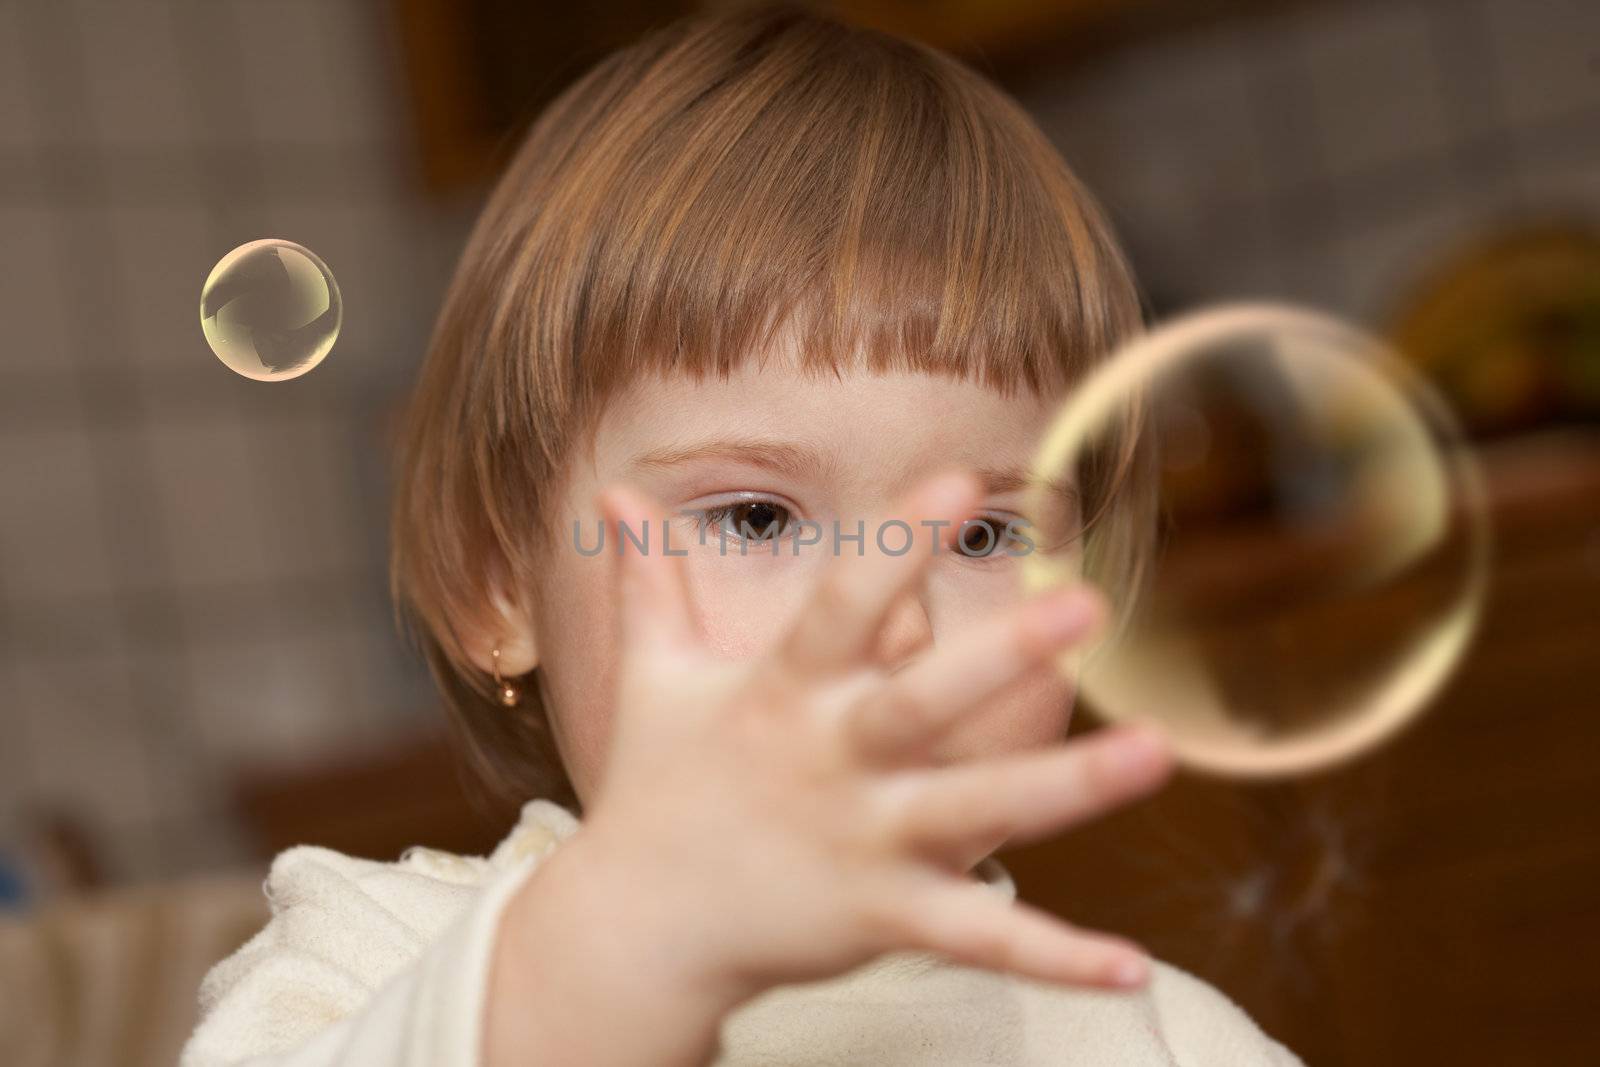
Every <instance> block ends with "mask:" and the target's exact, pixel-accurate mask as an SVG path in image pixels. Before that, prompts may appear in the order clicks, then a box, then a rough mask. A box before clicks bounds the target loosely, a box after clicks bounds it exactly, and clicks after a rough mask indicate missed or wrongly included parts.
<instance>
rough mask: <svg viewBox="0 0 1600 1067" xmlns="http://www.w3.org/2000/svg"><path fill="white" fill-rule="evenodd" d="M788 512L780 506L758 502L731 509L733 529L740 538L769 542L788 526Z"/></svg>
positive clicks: (739, 505) (763, 501)
mask: <svg viewBox="0 0 1600 1067" xmlns="http://www.w3.org/2000/svg"><path fill="white" fill-rule="evenodd" d="M788 517H789V510H788V509H787V508H785V507H783V506H782V505H781V504H773V503H770V502H768V501H765V500H758V501H756V502H754V503H751V504H738V505H735V506H734V508H733V520H734V529H736V530H737V531H738V532H739V536H740V537H747V538H749V539H751V540H753V541H769V540H771V539H772V538H773V537H775V536H776V535H777V534H778V532H779V531H780V530H782V529H783V528H784V527H785V526H787V525H788Z"/></svg>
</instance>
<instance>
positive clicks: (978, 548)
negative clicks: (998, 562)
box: [956, 517, 1006, 559]
mask: <svg viewBox="0 0 1600 1067" xmlns="http://www.w3.org/2000/svg"><path fill="white" fill-rule="evenodd" d="M1005 539H1006V530H1005V525H1004V524H1003V523H997V522H995V521H994V520H993V519H990V518H987V517H983V518H976V519H968V520H967V521H966V522H965V523H963V524H962V526H961V530H960V532H959V533H958V534H957V536H956V546H957V547H958V548H959V549H960V550H961V554H962V555H963V556H972V557H973V558H975V559H983V558H986V557H988V556H992V555H994V554H995V552H997V551H998V550H999V549H1000V547H1001V546H1002V545H1003V544H1004V543H1005Z"/></svg>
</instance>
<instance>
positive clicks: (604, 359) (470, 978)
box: [182, 7, 1299, 1067]
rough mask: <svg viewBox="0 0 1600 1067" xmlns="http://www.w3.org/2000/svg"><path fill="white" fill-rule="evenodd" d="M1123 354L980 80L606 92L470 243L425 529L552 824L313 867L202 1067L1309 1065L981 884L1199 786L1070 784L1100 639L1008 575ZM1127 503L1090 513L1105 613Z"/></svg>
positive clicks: (1102, 268) (619, 83)
mask: <svg viewBox="0 0 1600 1067" xmlns="http://www.w3.org/2000/svg"><path fill="white" fill-rule="evenodd" d="M1137 323H1138V304H1137V298H1136V294H1135V290H1134V287H1133V284H1132V282H1131V280H1130V278H1129V276H1128V274H1127V272H1126V269H1125V267H1124V265H1123V262H1122V260H1121V258H1120V256H1119V254H1118V252H1117V250H1116V247H1115V244H1114V242H1113V240H1112V238H1111V236H1110V234H1109V233H1108V232H1107V229H1106V226H1105V224H1104V223H1103V222H1102V221H1101V219H1100V217H1099V216H1098V214H1097V213H1096V212H1095V210H1094V209H1093V208H1092V206H1091V204H1090V203H1089V201H1088V199H1087V197H1086V196H1085V195H1084V193H1083V192H1082V191H1081V190H1080V189H1079V188H1078V186H1077V185H1076V183H1075V182H1074V180H1073V179H1072V177H1071V176H1070V174H1069V173H1068V171H1067V169H1066V167H1065V166H1064V164H1063V163H1062V161H1061V160H1060V158H1059V157H1058V156H1057V155H1056V154H1055V152H1054V151H1053V150H1052V149H1051V148H1050V146H1049V144H1048V142H1047V141H1046V140H1045V139H1044V137H1043V136H1042V135H1041V134H1040V132H1039V131H1038V130H1037V128H1036V127H1035V126H1034V125H1033V124H1032V123H1031V122H1030V121H1029V120H1028V119H1027V118H1026V117H1025V115H1024V114H1023V113H1022V112H1021V110H1020V109H1019V108H1018V107H1017V106H1016V105H1015V104H1014V103H1013V102H1011V101H1010V100H1008V99H1007V98H1006V97H1005V96H1004V95H1003V94H1001V93H1000V92H999V91H998V90H997V89H995V88H994V87H993V86H992V85H990V84H989V83H987V82H986V81H985V80H983V79H982V78H980V77H979V76H978V75H976V74H975V73H973V72H972V71H971V70H969V69H968V68H966V67H964V66H962V65H960V64H958V63H956V62H955V61H953V60H952V59H950V58H949V57H947V56H944V55H942V54H940V53H938V52H935V51H933V50H930V49H928V48H925V47H922V46H920V45H917V44H913V43H910V42H907V41H902V40H898V39H895V38H892V37H888V36H885V35H882V34H879V33H874V32H867V31H863V30H859V29H854V28H850V27H847V26H843V25H840V24H838V23H836V22H834V21H831V20H829V19H827V18H824V17H821V16H818V15H814V14H810V13H807V12H805V11H803V10H800V9H796V8H789V7H775V8H761V9H745V10H742V11H739V12H736V13H732V14H721V15H711V16H700V17H697V18H694V19H691V20H687V21H683V22H679V23H675V24H673V25H671V26H668V27H666V28H664V29H662V30H660V31H658V32H656V33H654V34H653V35H651V36H650V37H648V38H647V39H645V40H643V41H641V42H640V43H638V44H635V45H633V46H631V47H628V48H625V49H623V50H621V51H619V52H616V53H615V54H613V55H611V56H610V57H609V58H607V59H606V60H604V61H603V62H601V63H600V64H599V65H598V66H597V67H596V68H594V69H593V70H591V71H590V72H589V73H588V74H587V75H586V76H584V77H583V78H582V79H581V80H580V81H578V82H577V83H576V84H575V85H573V86H572V87H571V88H569V89H568V90H567V91H566V92H565V93H563V94H562V96H561V97H560V98H559V99H558V100H557V101H556V102H555V103H554V104H553V105H552V106H551V107H550V108H549V109H548V111H547V112H546V113H545V114H544V115H543V116H542V117H541V118H540V119H539V121H538V122H537V123H536V124H535V125H534V127H533V129H532V130H531V131H530V133H529V135H528V137H527V139H526V141H525V143H524V144H523V145H522V147H521V150H520V152H519V153H518V155H517V157H516V159H515V160H514V161H513V163H512V164H511V166H510V168H509V170H508V171H507V173H506V175H505V176H504V178H503V179H502V180H501V182H500V184H499V186H498V188H497V189H496V190H495V192H494V194H493V196H492V198H491V200H490V202H489V204H488V206H487V208H486V210H485V211H484V214H483V216H482V218H481V219H480V220H479V222H478V225H477V227H476V230H475V232H474V233H473V235H472V238H471V240H470V242H469V244H468V247H467V250H466V253H465V255H464V257H463V259H462V262H461V264H460V266H459V269H458V271H457V275H456V278H455V281H454V284H453V285H452V286H451V289H450V292H449V295H448V298H447V301H446V304H445V307H444V309H443V313H442V317H441V319H440V322H439V326H438V329H437V331H436V334H435V337H434V339H433V344H432V349H431V352H430V354H429V356H428V360H427V364H426V367H425V368H424V371H423V374H422V378H421V382H420V384H419V386H418V389H417V391H416V394H415V401H414V405H413V407H412V410H411V417H410V420H409V422H408V424H407V431H406V435H405V439H404V447H403V452H402V458H401V463H400V466H399V484H398V487H397V500H396V506H395V512H394V546H393V547H394V558H393V577H394V587H395V592H396V595H397V599H398V602H399V603H400V604H401V605H402V607H403V609H404V610H405V612H406V613H407V617H408V618H409V620H410V621H411V622H412V624H413V626H414V629H415V631H416V633H417V636H418V638H419V640H420V642H421V643H422V645H423V647H424V650H425V652H426V654H427V657H428V659H429V662H430V664H431V665H432V668H433V670H434V673H435V676H436V677H437V679H438V680H439V683H440V685H441V687H442V689H443V691H444V693H445V696H446V698H447V704H448V705H449V707H450V710H451V713H452V719H453V723H454V725H455V727H456V728H457V730H458V733H459V736H460V737H461V738H462V739H463V741H464V743H465V744H466V746H467V750H468V752H469V753H470V754H471V755H472V757H473V759H474V762H475V764H476V765H477V766H478V767H479V768H480V769H481V770H482V771H483V772H484V774H485V775H486V777H487V779H488V781H490V782H491V783H492V784H494V785H496V786H498V787H499V788H501V789H504V790H506V791H508V792H510V793H512V794H514V795H515V796H517V797H518V798H522V799H526V798H529V797H533V798H536V799H531V800H527V802H526V804H525V805H524V807H523V809H522V818H521V822H520V823H519V825H518V826H517V827H516V828H515V829H514V830H513V831H512V832H511V833H510V835H509V836H508V837H507V838H506V839H505V840H504V841H503V842H502V843H501V844H500V846H499V847H498V848H497V849H496V850H495V851H494V852H493V854H491V855H489V856H487V857H478V856H454V855H449V854H445V853H440V852H435V851H431V850H428V849H423V848H413V849H411V850H408V851H407V852H406V854H405V855H403V856H402V857H401V858H400V859H399V860H398V861H397V862H394V863H381V862H375V861H369V860H360V859H354V858H351V857H347V856H343V855H340V854H339V853H336V852H332V851H330V850H327V849H322V848H316V847H310V846H301V847H298V848H293V849H289V850H288V851H286V852H284V853H282V854H280V855H279V856H278V857H277V858H276V859H275V861H274V862H273V864H272V870H271V875H270V877H269V879H268V881H267V883H266V887H265V888H266V892H267V895H268V898H269V900H270V901H271V903H272V907H273V913H274V916H273V918H272V920H271V922H270V923H269V924H268V925H267V926H266V927H265V928H264V929H263V930H262V931H261V932H260V933H258V934H257V935H256V936H255V937H254V938H253V939H252V940H251V941H250V942H249V943H248V944H246V945H245V946H244V947H243V948H241V949H240V950H239V951H238V952H237V953H235V954H234V955H233V956H232V957H230V958H228V959H226V960H224V961H222V962H221V963H219V964H218V965H217V966H216V967H215V968H214V969H213V970H212V972H211V973H210V974H209V975H208V977H207V979H206V981H205V983H204V985H203V987H202V989H201V994H200V998H201V1006H202V1012H203V1017H202V1021H201V1023H200V1025H199V1027H198V1029H197V1030H196V1031H195V1033H194V1035H193V1036H192V1038H191V1040H190V1041H189V1043H188V1045H187V1047H186V1049H185V1051H184V1055H183V1059H182V1063H183V1065H184V1067H212V1065H223V1064H236V1063H244V1062H246V1061H248V1062H249V1063H251V1064H280V1065H296V1067H305V1065H312V1064H361V1065H369V1064H371V1065H376V1064H413V1065H418V1067H422V1065H426V1067H468V1065H473V1067H476V1065H484V1067H503V1065H510V1064H551V1065H554V1064H560V1065H568V1064H582V1065H597V1067H598V1065H611V1064H618V1065H620V1064H640V1065H644V1064H650V1065H678V1064H683V1065H688V1064H705V1063H712V1062H715V1063H717V1064H724V1065H746V1067H754V1065H757V1064H871V1065H900V1064H907V1065H909V1064H941V1065H944V1064H957V1065H972V1064H1018V1065H1042V1064H1051V1065H1059V1064H1069V1063H1070V1064H1085V1065H1089V1064H1177V1063H1181V1064H1185V1065H1189V1067H1200V1065H1216V1067H1249V1065H1253V1064H1259V1065H1285V1064H1289V1065H1292V1064H1296V1063H1298V1062H1299V1061H1298V1060H1296V1059H1295V1057H1294V1056H1293V1055H1292V1054H1291V1053H1290V1052H1288V1051H1287V1050H1286V1049H1284V1048H1283V1047H1282V1046H1281V1045H1279V1044H1278V1043H1276V1042H1274V1041H1273V1040H1272V1039H1270V1038H1269V1037H1267V1036H1265V1035H1264V1034H1262V1033H1261V1031H1260V1030H1259V1029H1258V1028H1257V1027H1256V1026H1255V1025H1254V1024H1253V1023H1252V1022H1251V1021H1250V1019H1249V1018H1248V1017H1246V1016H1245V1015H1244V1014H1243V1013H1242V1012H1241V1011H1239V1009H1238V1008H1237V1007H1235V1006H1234V1005H1233V1004H1232V1003H1231V1002H1230V1001H1229V1000H1228V999H1227V998H1226V997H1224V996H1222V995H1221V994H1220V993H1218V992H1216V991H1215V990H1213V989H1212V988H1211V987H1209V986H1207V985H1205V984H1204V983H1202V982H1200V981H1199V980H1197V979H1195V978H1193V977H1191V976H1189V975H1187V974H1185V973H1183V972H1182V971H1179V970H1177V969H1175V968H1172V967H1170V966H1167V965H1165V964H1161V963H1152V962H1151V961H1148V960H1146V959H1145V957H1144V956H1143V955H1142V954H1141V953H1140V952H1139V951H1138V949H1137V948H1136V947H1134V946H1133V945H1131V944H1129V943H1128V942H1126V941H1124V940H1122V939H1120V938H1116V937H1113V936H1110V935H1105V934H1098V933H1091V932H1088V931H1083V930H1078V929H1075V928H1073V927H1071V926H1069V925H1068V924H1066V923H1063V922H1061V921H1059V920H1057V919H1056V918H1054V917H1052V916H1050V915H1048V914H1046V913H1044V912H1042V911H1039V910H1037V909H1031V908H1029V907H1027V906H1026V905H1024V904H1022V903H1020V902H1019V901H1017V900H1016V899H1015V887H1014V886H1013V884H1012V882H1011V879H1010V877H1009V876H1008V874H1007V873H1006V872H1005V870H1004V868H1002V867H1001V866H1000V865H999V863H998V862H997V861H996V860H994V859H993V858H992V857H991V856H990V853H991V852H993V851H994V850H995V849H997V848H998V847H999V846H1000V845H1002V844H1004V843H1006V842H1008V841H1009V842H1020V841H1026V840H1031V839H1037V838H1039V837H1041V836H1045V835H1048V834H1051V833H1054V832H1057V831H1060V830H1061V829H1063V828H1065V827H1068V826H1070V825H1072V824H1074V823H1077V822H1080V821H1082V820H1085V819H1088V818H1090V817H1092V816H1094V815H1097V814H1099V813H1101V812H1104V811H1106V810H1108V809H1110V808H1112V807H1114V806H1116V805H1118V804H1120V803H1123V802H1125V801H1127V800H1130V799H1132V798H1134V797H1136V796H1139V795H1142V794H1144V793H1146V792H1147V791H1149V790H1150V789H1152V788H1154V787H1155V786H1156V785H1157V784H1158V783H1159V782H1160V781H1161V780H1162V779H1163V777H1164V776H1165V775H1166V773H1167V772H1168V770H1169V768H1170V758H1169V755H1168V753H1167V751H1166V749H1165V747H1164V744H1163V741H1162V739H1161V736H1160V734H1159V733H1157V732H1156V731H1153V730H1151V729H1149V728H1148V727H1144V728H1138V727H1123V728H1119V729H1115V730H1103V731H1099V732H1097V733H1096V734H1094V735H1092V736H1090V737H1088V738H1085V739H1081V740H1075V741H1074V742H1072V743H1071V744H1066V743H1063V742H1062V741H1061V737H1062V735H1063V733H1064V731H1065V728H1066V724H1067V719H1068V716H1069V714H1070V710H1071V707H1072V702H1073V690H1072V686H1071V684H1070V683H1069V682H1067V681H1066V680H1064V679H1063V677H1062V676H1061V674H1060V672H1059V671H1058V670H1057V669H1056V666H1055V661H1056V660H1057V659H1058V658H1059V657H1060V655H1061V654H1062V653H1063V652H1064V651H1065V650H1067V649H1068V648H1069V647H1071V646H1072V645H1073V644H1074V643H1075V642H1077V641H1080V640H1081V639H1082V638H1083V637H1084V635H1085V634H1086V633H1087V632H1089V631H1090V630H1091V629H1092V628H1093V627H1094V626H1095V625H1097V624H1098V623H1099V621H1100V619H1101V618H1103V616H1104V614H1105V609H1104V606H1103V602H1102V601H1101V600H1100V599H1099V597H1098V596H1097V595H1096V594H1095V593H1093V592H1091V591H1090V589H1089V586H1088V585H1087V584H1085V585H1083V586H1080V587H1078V588H1075V589H1067V590H1058V591H1055V592H1052V593H1050V594H1048V595H1043V596H1039V597H1035V598H1031V599H1025V598H1024V597H1023V595H1022V593H1021V591H1020V582H1019V577H1018V567H1019V566H1020V562H1019V559H1018V550H1019V545H1020V546H1022V547H1024V548H1025V547H1026V543H1031V542H1026V535H1025V534H1023V535H1020V536H1014V534H1015V532H1016V531H1018V530H1025V528H1026V527H1025V526H1023V525H1022V524H1024V523H1029V524H1037V522H1038V520H1039V519H1040V518H1041V517H1040V516H1033V515H1029V514H1027V513H1026V512H1027V498H1026V496H1025V493H1024V490H1025V488H1026V487H1027V481H1028V474H1027V470H1028V462H1029V459H1030V457H1031V455H1032V451H1033V448H1034V446H1035V444H1036V443H1037V441H1038V439H1039V437H1040V435H1041V433H1042V432H1043V430H1044V429H1045V427H1046V426H1047V424H1048V421H1049V419H1050V417H1051V414H1052V413H1053V411H1054V410H1055V409H1056V407H1057V405H1058V404H1059V403H1060V401H1061V399H1062V397H1063V395H1064V392H1065V390H1067V389H1069V388H1071V386H1072V384H1073V383H1074V382H1075V381H1077V380H1078V379H1079V378H1080V377H1081V376H1082V375H1083V373H1084V372H1085V371H1086V370H1087V369H1088V368H1089V367H1091V366H1092V365H1093V363H1094V361H1095V360H1097V359H1100V358H1102V357H1104V355H1105V354H1106V353H1107V352H1108V351H1109V350H1110V349H1111V348H1112V347H1113V346H1114V345H1115V344H1116V342H1117V341H1118V340H1119V339H1120V338H1122V337H1124V336H1125V335H1127V334H1128V333H1129V331H1131V330H1133V329H1134V328H1135V327H1136V326H1137ZM1137 490H1138V487H1137V485H1134V484H1132V483H1127V482H1125V483H1119V484H1113V483H1111V482H1109V481H1105V482H1103V481H1102V480H1101V479H1098V478H1096V477H1092V476H1091V477H1086V478H1084V479H1083V481H1082V483H1081V484H1077V485H1073V484H1068V485H1065V486H1064V487H1063V501H1062V502H1063V506H1070V507H1076V508H1078V509H1079V510H1080V511H1081V512H1083V513H1084V514H1086V515H1089V516H1091V517H1093V521H1090V522H1088V523H1087V535H1086V538H1087V548H1086V552H1087V555H1086V557H1085V558H1086V559H1088V560H1091V561H1093V562H1094V563H1095V567H1094V568H1091V574H1094V575H1098V576H1101V581H1100V584H1101V585H1108V584H1115V583H1117V582H1119V581H1122V580H1123V579H1125V578H1126V576H1127V575H1128V574H1131V573H1133V571H1134V570H1136V567H1137V557H1138V555H1139V551H1140V548H1139V546H1141V545H1142V544H1143V543H1144V538H1143V534H1144V533H1145V532H1147V531H1146V530H1145V527H1144V525H1143V521H1142V519H1143V518H1145V517H1147V512H1146V511H1145V510H1141V508H1140V506H1139V497H1140V494H1139V492H1138V491H1137ZM1118 561H1120V563H1119V562H1118ZM1119 576H1120V577H1119ZM580 817H581V823H580Z"/></svg>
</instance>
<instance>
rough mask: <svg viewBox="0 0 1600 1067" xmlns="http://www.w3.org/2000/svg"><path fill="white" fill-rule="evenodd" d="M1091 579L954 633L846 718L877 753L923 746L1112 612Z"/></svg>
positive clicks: (865, 748) (883, 755)
mask: <svg viewBox="0 0 1600 1067" xmlns="http://www.w3.org/2000/svg"><path fill="white" fill-rule="evenodd" d="M1105 615H1106V607H1105V600H1104V598H1103V597H1102V596H1101V595H1100V594H1099V593H1097V592H1095V591H1094V590H1093V589H1092V588H1090V587H1088V586H1081V585H1080V586H1074V587H1072V588H1070V589H1060V590H1054V591H1052V592H1050V593H1047V594H1045V595H1043V596H1040V597H1037V598H1035V599H1034V600H1032V601H1030V602H1028V603H1026V604H1024V605H1022V606H1021V607H1020V608H1018V609H1017V610H1015V611H1011V612H1007V613H1005V614H1004V615H1002V616H1000V617H999V618H996V619H993V620H991V621H989V622H987V623H985V624H983V625H981V626H979V627H977V628H975V629H973V630H971V631H968V632H966V633H964V634H962V635H960V636H959V637H957V638H955V639H954V643H953V644H951V645H950V646H949V647H947V648H941V649H938V650H936V651H934V652H931V653H930V654H928V655H926V656H924V657H923V658H922V659H920V660H918V661H916V662H915V663H912V664H911V665H909V666H907V667H906V668H905V669H904V670H902V671H900V672H899V673H898V674H896V675H895V676H894V677H893V678H891V679H890V680H889V681H887V682H885V683H884V684H883V685H882V686H881V687H880V688H878V689H877V690H876V691H875V692H873V693H872V694H871V695H870V696H868V697H867V698H866V699H865V700H863V702H862V703H861V704H860V705H859V706H857V707H856V708H855V709H854V710H853V711H852V712H851V714H850V716H849V718H848V719H847V720H846V724H847V728H848V729H849V730H850V732H851V734H852V735H853V740H854V741H855V743H856V744H857V746H858V750H859V751H861V752H862V753H863V754H864V755H865V756H866V757H867V758H869V759H878V760H882V761H888V760H890V759H892V758H894V757H897V756H904V755H906V754H908V753H914V752H920V751H922V750H924V749H926V748H927V747H928V746H929V745H931V744H933V743H934V742H935V741H937V740H938V738H939V736H940V735H941V734H943V733H944V732H945V730H947V729H948V728H949V727H950V726H951V725H952V723H953V722H954V721H955V720H956V719H958V718H959V716H960V715H961V714H962V713H963V712H965V711H967V710H968V709H969V708H971V707H973V706H974V705H976V704H977V703H978V702H979V701H981V700H983V699H984V698H985V697H987V696H989V695H990V694H992V693H994V692H996V691H998V690H1000V689H1002V688H1004V687H1005V686H1006V685H1007V684H1009V683H1011V682H1012V681H1015V680H1016V679H1017V678H1018V677H1020V676H1021V675H1023V674H1025V673H1026V672H1027V671H1029V670H1030V669H1032V668H1033V667H1036V666H1038V665H1039V664H1040V663H1043V662H1044V661H1046V660H1048V659H1050V658H1051V657H1052V656H1054V655H1056V654H1057V653H1059V652H1060V651H1061V650H1063V649H1065V648H1067V647H1069V646H1071V645H1072V644H1074V643H1075V642H1077V641H1079V640H1081V639H1082V638H1083V637H1084V636H1085V635H1087V634H1088V633H1089V632H1090V631H1091V630H1093V629H1094V628H1095V627H1096V626H1098V625H1099V624H1100V621H1101V620H1102V619H1104V618H1105Z"/></svg>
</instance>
